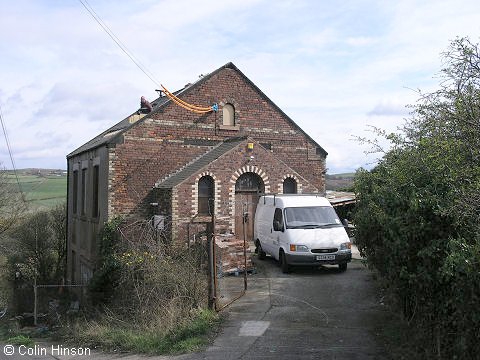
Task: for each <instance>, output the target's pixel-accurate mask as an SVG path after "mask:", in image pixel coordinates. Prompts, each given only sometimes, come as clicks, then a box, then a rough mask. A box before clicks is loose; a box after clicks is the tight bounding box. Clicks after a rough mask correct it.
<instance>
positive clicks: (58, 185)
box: [8, 170, 67, 211]
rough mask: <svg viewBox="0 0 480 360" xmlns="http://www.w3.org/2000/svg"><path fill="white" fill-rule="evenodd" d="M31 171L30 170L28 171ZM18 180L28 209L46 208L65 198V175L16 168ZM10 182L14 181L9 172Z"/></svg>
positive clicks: (12, 175) (13, 176)
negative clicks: (35, 172)
mask: <svg viewBox="0 0 480 360" xmlns="http://www.w3.org/2000/svg"><path fill="white" fill-rule="evenodd" d="M30 172H31V171H30ZM17 174H18V180H19V182H20V187H21V190H22V192H23V193H24V194H25V199H26V200H27V202H28V205H29V210H31V211H36V210H46V209H51V208H52V207H54V206H55V205H58V204H61V203H63V202H65V201H66V200H67V177H66V175H60V174H49V173H46V174H45V173H43V172H42V173H38V174H29V173H28V172H26V171H22V170H18V173H17ZM8 179H9V181H10V182H16V181H17V180H16V177H15V175H14V174H12V173H9V174H8Z"/></svg>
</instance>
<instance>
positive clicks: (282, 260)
mask: <svg viewBox="0 0 480 360" xmlns="http://www.w3.org/2000/svg"><path fill="white" fill-rule="evenodd" d="M278 260H279V261H280V268H281V269H282V272H283V273H284V274H288V273H289V272H290V265H288V262H287V256H286V255H285V253H284V252H283V251H280V256H279V257H278Z"/></svg>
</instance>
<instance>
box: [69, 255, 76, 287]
mask: <svg viewBox="0 0 480 360" xmlns="http://www.w3.org/2000/svg"><path fill="white" fill-rule="evenodd" d="M70 264H71V268H70V281H71V284H72V285H74V284H75V281H76V279H75V278H76V272H77V254H76V253H75V251H73V250H72V258H71V261H70Z"/></svg>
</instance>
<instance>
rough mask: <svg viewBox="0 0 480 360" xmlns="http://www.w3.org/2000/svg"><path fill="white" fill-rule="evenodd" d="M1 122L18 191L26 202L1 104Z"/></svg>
mask: <svg viewBox="0 0 480 360" xmlns="http://www.w3.org/2000/svg"><path fill="white" fill-rule="evenodd" d="M0 122H1V123H2V130H3V136H4V137H5V143H6V144H7V150H8V154H9V156H10V161H11V162H12V168H13V173H14V174H15V178H16V180H17V185H18V190H19V191H20V194H21V195H22V200H23V201H25V197H24V196H23V191H22V186H21V185H20V179H19V178H18V174H17V167H16V166H15V160H14V159H13V153H12V148H11V147H10V140H9V138H8V133H7V127H6V125H5V121H4V117H3V111H2V105H1V104H0Z"/></svg>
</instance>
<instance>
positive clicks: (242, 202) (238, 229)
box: [235, 172, 265, 241]
mask: <svg viewBox="0 0 480 360" xmlns="http://www.w3.org/2000/svg"><path fill="white" fill-rule="evenodd" d="M263 193H265V184H264V183H263V180H262V178H261V177H260V176H259V175H257V174H255V173H253V172H246V173H243V174H242V175H240V177H239V178H238V179H237V181H236V183H235V234H236V236H237V238H238V239H243V237H244V236H245V237H246V239H247V241H250V240H253V224H254V220H255V210H256V209H257V202H258V198H259V196H260V194H263Z"/></svg>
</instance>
